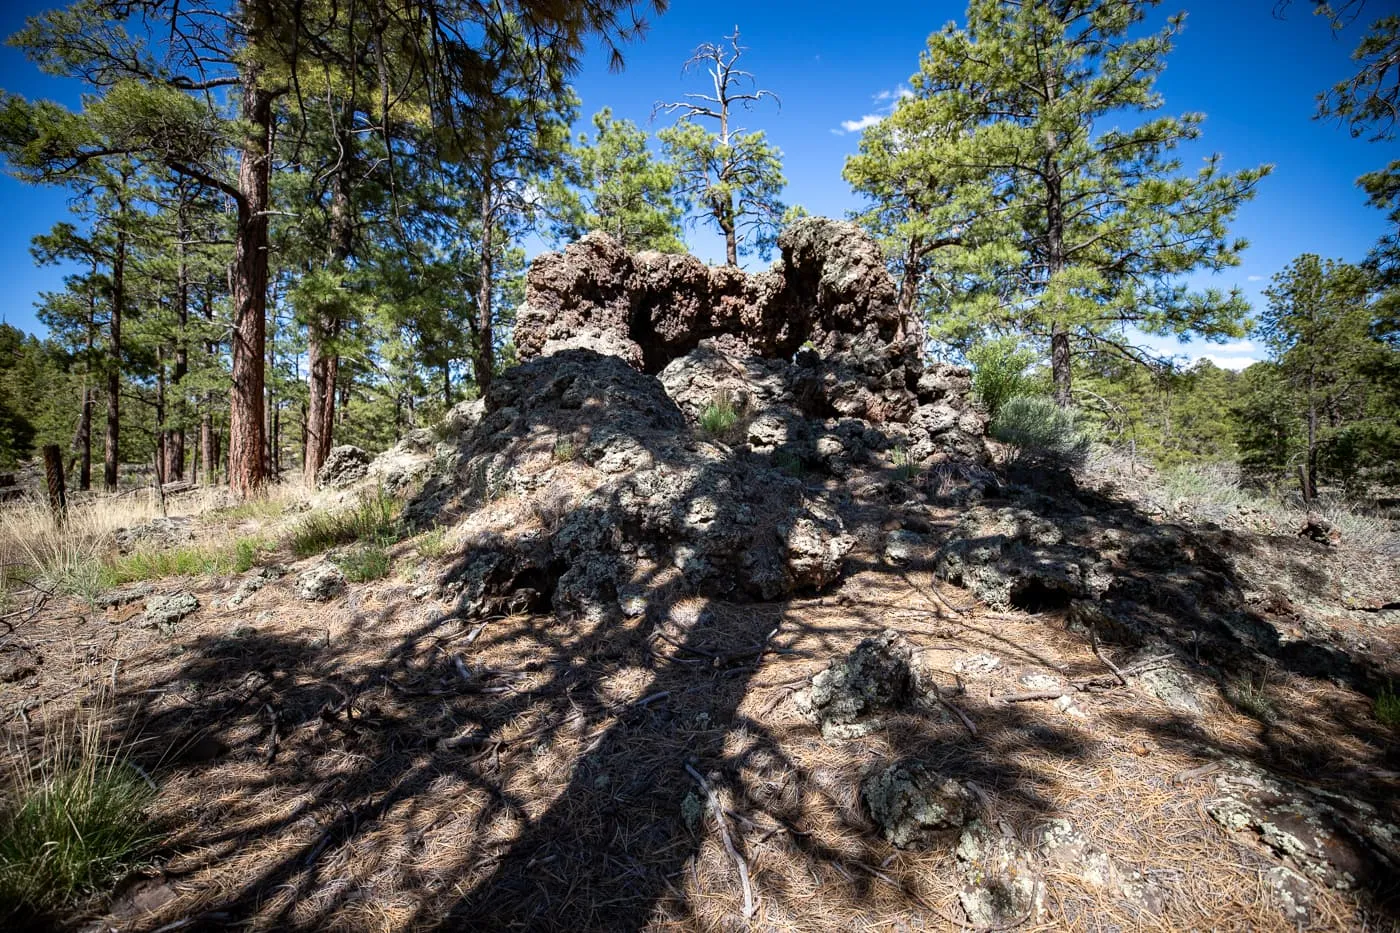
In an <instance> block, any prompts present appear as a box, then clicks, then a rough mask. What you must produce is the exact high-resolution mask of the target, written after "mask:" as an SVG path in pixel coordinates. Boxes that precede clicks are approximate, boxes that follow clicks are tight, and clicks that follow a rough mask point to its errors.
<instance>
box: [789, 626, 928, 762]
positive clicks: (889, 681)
mask: <svg viewBox="0 0 1400 933" xmlns="http://www.w3.org/2000/svg"><path fill="white" fill-rule="evenodd" d="M909 656H910V649H909V646H908V644H907V643H905V642H904V640H903V638H901V637H900V636H899V634H898V633H896V632H893V631H886V632H884V633H882V634H881V635H879V636H878V637H876V638H867V639H865V640H863V641H862V642H861V643H860V644H859V645H857V646H856V649H855V650H854V651H852V652H851V654H850V655H849V656H848V657H845V658H839V659H835V660H833V661H832V662H831V664H830V666H828V667H827V669H826V670H824V671H820V672H819V673H817V674H816V675H815V676H814V677H813V678H812V683H811V686H809V687H808V688H807V689H805V690H803V691H801V692H799V693H798V695H797V697H796V704H797V708H798V710H799V711H800V712H802V713H803V715H805V716H807V717H809V718H810V719H812V720H813V721H815V722H816V723H818V724H819V725H820V726H821V729H822V735H823V736H824V737H825V738H827V739H849V738H858V737H860V736H862V735H866V734H868V733H870V732H871V731H873V730H874V729H877V728H879V726H880V720H879V718H878V716H879V714H881V713H886V712H890V711H892V710H897V709H899V708H900V707H902V706H904V705H905V704H906V703H908V702H909V700H910V699H911V698H912V695H913V691H914V675H913V671H912V670H911V668H910V666H909Z"/></svg>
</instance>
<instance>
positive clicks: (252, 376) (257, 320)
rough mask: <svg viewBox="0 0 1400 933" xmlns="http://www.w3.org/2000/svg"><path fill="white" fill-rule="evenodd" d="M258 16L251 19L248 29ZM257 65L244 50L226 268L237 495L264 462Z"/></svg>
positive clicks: (248, 491) (262, 161)
mask: <svg viewBox="0 0 1400 933" xmlns="http://www.w3.org/2000/svg"><path fill="white" fill-rule="evenodd" d="M245 10H246V14H245V15H246V16H247V17H248V18H249V19H250V20H256V19H257V18H258V17H262V19H263V20H265V19H266V16H267V12H268V11H267V10H266V8H265V6H264V5H263V4H261V3H259V4H252V3H249V4H245ZM259 25H263V26H265V25H266V24H265V22H264V23H256V22H255V23H254V27H253V28H254V29H257V28H258V26H259ZM262 77H263V76H262V66H261V64H259V63H258V62H257V60H256V59H255V58H252V57H251V56H250V57H249V59H248V61H247V62H246V63H245V64H244V65H243V102H242V112H241V115H242V117H243V120H244V121H245V122H246V123H247V124H248V126H249V127H251V133H250V135H249V136H248V138H247V139H245V140H244V143H243V149H242V151H241V152H240V153H239V162H238V191H239V195H240V196H239V198H238V225H237V228H236V232H235V236H234V247H233V267H232V271H231V273H230V279H231V283H230V284H231V289H230V290H231V292H232V297H233V331H232V341H233V347H232V353H231V356H232V358H233V373H232V380H233V384H232V387H231V389H230V392H229V396H230V404H229V437H228V481H229V488H230V489H232V490H233V492H234V494H235V495H238V496H240V497H245V496H250V495H254V494H256V493H258V492H259V491H260V490H261V489H262V487H263V484H264V482H265V481H266V479H267V475H266V471H265V470H264V468H263V450H264V447H265V445H266V442H267V439H266V434H267V431H266V427H267V426H266V423H265V422H264V420H263V392H264V376H265V371H264V350H265V348H266V342H267V258H268V257H267V251H268V235H267V229H268V214H267V212H268V208H269V206H270V203H271V189H272V145H271V143H272V103H273V100H274V98H275V95H274V94H273V93H272V92H270V91H269V90H267V89H266V88H264V87H263V85H262Z"/></svg>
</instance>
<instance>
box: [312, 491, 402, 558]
mask: <svg viewBox="0 0 1400 933" xmlns="http://www.w3.org/2000/svg"><path fill="white" fill-rule="evenodd" d="M398 514H399V503H398V502H397V501H396V500H395V499H394V497H393V496H391V495H389V494H388V493H386V492H385V491H384V490H382V489H380V490H377V491H376V492H375V493H373V494H370V495H364V496H361V497H360V499H359V501H358V502H356V503H355V505H353V506H351V507H350V508H348V509H342V510H340V511H337V512H313V513H311V514H310V515H308V516H307V517H306V518H304V519H303V520H302V521H301V523H300V524H299V525H297V527H296V529H295V530H294V531H293V532H292V537H291V540H290V541H289V542H288V544H289V545H290V547H291V549H292V553H293V554H295V555H296V556H297V557H310V556H311V555H313V554H322V553H324V552H326V551H328V550H330V549H331V548H333V547H338V546H340V545H342V544H353V543H354V542H356V541H363V542H367V543H373V544H378V545H380V546H383V545H386V544H390V543H392V542H394V541H397V540H398V539H399V537H400V534H399V531H400V529H399V522H398Z"/></svg>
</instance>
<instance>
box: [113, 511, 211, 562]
mask: <svg viewBox="0 0 1400 933" xmlns="http://www.w3.org/2000/svg"><path fill="white" fill-rule="evenodd" d="M112 537H113V539H114V540H115V541H116V545H117V550H119V551H121V553H123V554H130V553H131V552H132V551H135V550H137V549H139V548H157V549H163V548H171V547H178V546H180V545H182V544H186V543H188V542H190V541H193V540H194V525H193V520H192V519H190V518H189V517H187V516H178V517H175V518H153V519H151V520H150V521H148V522H145V523H144V524H140V525H136V526H134V527H131V528H118V529H117V530H116V532H114V533H113V535H112Z"/></svg>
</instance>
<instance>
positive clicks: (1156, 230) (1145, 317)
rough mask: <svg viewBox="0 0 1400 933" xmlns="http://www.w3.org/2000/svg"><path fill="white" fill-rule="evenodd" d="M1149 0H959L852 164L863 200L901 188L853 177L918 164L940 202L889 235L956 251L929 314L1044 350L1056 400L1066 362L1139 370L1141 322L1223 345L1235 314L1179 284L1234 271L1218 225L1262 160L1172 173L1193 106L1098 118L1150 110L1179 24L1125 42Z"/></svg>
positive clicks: (1233, 302)
mask: <svg viewBox="0 0 1400 933" xmlns="http://www.w3.org/2000/svg"><path fill="white" fill-rule="evenodd" d="M1154 5H1155V2H1153V0H1061V2H1056V3H1053V4H1047V3H1029V2H1027V3H1007V2H1001V0H973V2H972V3H971V4H970V6H969V8H968V13H967V19H968V23H967V27H966V28H961V29H960V28H957V27H955V26H952V25H950V26H948V27H946V28H945V29H944V30H942V31H941V32H938V33H935V34H934V35H933V36H931V37H930V38H929V42H928V49H927V51H926V52H925V53H924V55H923V56H922V58H921V61H920V71H919V73H918V74H916V75H914V76H913V78H912V79H911V86H912V88H913V97H912V98H910V99H907V100H904V101H901V103H900V104H899V105H898V107H897V108H896V111H895V115H894V117H892V118H891V120H892V121H893V122H892V123H891V126H890V127H889V128H888V129H887V130H882V131H881V132H887V133H890V134H898V135H897V136H895V137H893V138H894V141H895V142H896V143H897V145H894V146H886V147H885V148H884V150H879V149H872V151H871V152H870V153H868V154H869V155H872V156H876V159H877V161H881V162H882V163H884V164H879V165H876V166H866V167H864V168H858V169H857V171H856V181H857V182H858V183H859V184H861V185H862V186H863V187H864V188H865V189H866V190H867V193H871V194H874V195H875V196H876V197H882V198H889V199H890V200H891V201H896V202H897V200H898V199H899V198H903V197H905V193H904V192H902V191H899V190H897V189H887V188H882V187H881V186H879V185H876V184H873V183H866V182H865V181H864V179H866V178H884V179H892V178H895V177H897V175H898V174H899V173H900V172H901V171H903V170H904V169H903V168H902V165H901V163H902V164H903V165H908V166H910V167H911V168H913V167H915V166H917V169H915V170H917V171H919V172H922V173H923V174H922V175H921V176H920V179H921V182H922V180H923V179H928V185H927V186H926V190H927V191H934V192H946V193H947V194H948V195H949V196H951V197H953V198H954V203H953V204H952V205H951V206H950V207H949V208H948V209H946V210H943V211H939V212H938V213H937V214H936V215H934V217H933V218H932V223H931V224H928V225H917V226H913V227H906V229H905V230H904V231H903V233H904V236H905V237H906V239H909V240H910V241H911V242H912V239H913V235H914V234H918V235H920V236H924V237H932V238H933V242H935V243H937V242H938V241H940V240H952V241H953V242H952V243H951V244H948V245H950V246H954V247H956V249H955V250H951V251H950V252H952V253H953V255H952V257H951V258H949V259H948V260H947V261H948V262H949V263H951V268H952V270H953V272H952V273H951V278H952V280H953V281H954V287H955V288H956V290H957V294H955V295H954V296H953V297H952V300H951V303H950V307H949V308H947V309H941V308H940V309H938V310H939V311H940V312H944V313H941V314H940V315H939V317H940V318H941V320H942V321H945V322H948V323H950V324H951V325H952V327H953V329H954V330H955V331H961V332H962V334H963V335H964V336H966V335H967V334H968V333H969V332H971V333H976V332H977V331H981V330H987V329H990V330H993V331H998V332H1006V331H1011V332H1015V333H1020V334H1024V335H1027V336H1029V337H1031V338H1032V339H1034V340H1035V341H1037V342H1038V343H1040V344H1041V345H1042V346H1046V347H1048V350H1049V357H1050V363H1051V368H1052V371H1053V378H1054V389H1055V395H1056V399H1057V401H1059V402H1060V403H1061V404H1062V405H1068V404H1070V402H1071V400H1072V385H1071V379H1072V376H1071V373H1072V363H1073V358H1074V357H1075V356H1076V355H1078V354H1094V355H1105V354H1106V355H1116V356H1121V357H1124V358H1127V359H1130V360H1134V361H1138V362H1143V363H1148V362H1151V361H1152V357H1151V354H1150V353H1149V352H1148V351H1147V350H1145V349H1144V348H1143V347H1142V346H1140V345H1139V343H1138V342H1136V339H1135V338H1136V336H1137V334H1138V333H1139V332H1142V333H1147V334H1155V335H1173V336H1185V335H1191V334H1194V335H1198V336H1202V337H1205V338H1207V339H1225V338H1227V337H1233V336H1238V335H1240V334H1241V333H1242V331H1243V324H1244V320H1245V316H1246V314H1247V312H1248V306H1247V305H1246V303H1245V301H1244V298H1243V296H1242V295H1241V294H1240V293H1239V292H1238V291H1236V292H1233V293H1231V294H1230V295H1228V296H1226V295H1222V294H1220V293H1218V292H1215V291H1208V292H1205V293H1202V294H1193V293H1191V292H1190V291H1188V290H1187V289H1186V288H1185V287H1184V286H1183V285H1182V284H1180V277H1181V276H1182V275H1183V274H1185V273H1188V272H1191V271H1193V270H1197V269H1221V268H1224V267H1227V266H1230V265H1235V264H1238V261H1239V259H1238V257H1239V253H1240V251H1241V250H1242V249H1243V248H1244V246H1245V243H1244V241H1243V240H1232V239H1229V238H1228V236H1227V233H1226V227H1227V224H1228V222H1229V221H1230V219H1231V218H1232V217H1233V215H1234V214H1235V212H1236V211H1237V210H1238V208H1239V206H1240V204H1241V203H1243V202H1244V201H1245V200H1247V199H1248V198H1250V197H1251V196H1252V194H1253V191H1254V187H1255V185H1256V184H1257V183H1258V181H1259V180H1260V179H1261V178H1263V177H1264V176H1265V175H1266V174H1267V173H1268V171H1269V167H1268V166H1262V167H1260V168H1257V169H1249V170H1245V171H1241V172H1238V173H1235V174H1233V175H1230V174H1222V173H1221V171H1220V167H1219V159H1218V158H1216V157H1212V158H1211V159H1210V160H1208V162H1207V164H1206V166H1205V167H1204V168H1203V169H1201V170H1200V171H1199V172H1197V173H1195V174H1194V175H1184V174H1181V173H1180V168H1181V163H1180V159H1179V158H1178V157H1177V156H1176V155H1175V154H1174V153H1175V150H1176V149H1177V148H1178V147H1179V146H1181V145H1182V144H1183V143H1185V142H1188V141H1191V140H1194V139H1196V138H1198V137H1199V135H1200V132H1201V123H1202V120H1203V117H1202V116H1201V115H1200V114H1186V115H1183V116H1181V117H1175V118H1174V117H1155V118H1149V119H1145V120H1143V121H1142V122H1141V123H1139V124H1138V125H1137V126H1135V127H1134V128H1132V129H1128V130H1122V129H1118V128H1112V129H1106V130H1105V129H1103V128H1102V127H1101V124H1102V122H1103V121H1104V120H1105V119H1106V118H1109V117H1110V116H1112V117H1115V118H1121V117H1122V116H1125V115H1136V114H1144V115H1145V114H1150V113H1151V112H1152V111H1155V110H1157V109H1159V108H1160V107H1161V104H1162V101H1161V98H1160V96H1159V95H1158V94H1157V93H1156V91H1155V90H1154V84H1155V81H1156V78H1157V76H1158V75H1159V74H1160V73H1161V72H1162V70H1163V68H1165V66H1166V56H1167V54H1168V53H1169V52H1170V51H1171V48H1172V41H1173V38H1174V37H1175V35H1176V34H1177V32H1178V31H1179V30H1180V29H1181V26H1182V22H1183V20H1182V17H1180V16H1176V17H1173V18H1171V19H1170V20H1169V21H1168V23H1167V25H1166V26H1165V27H1164V28H1163V29H1162V30H1160V31H1159V32H1157V33H1155V34H1149V35H1146V36H1142V37H1140V38H1130V37H1129V33H1130V32H1131V31H1134V28H1135V27H1136V26H1138V24H1140V23H1141V22H1142V21H1143V19H1144V9H1145V8H1147V7H1150V6H1154ZM906 123H907V124H908V125H907V126H906V125H905V124H906ZM950 128H951V129H950ZM886 190H893V193H890V194H887V193H885V191H886ZM928 201H929V198H928V197H927V196H926V195H925V196H923V197H922V198H920V199H918V200H914V201H906V203H905V205H904V206H903V207H901V208H900V209H901V210H904V211H906V212H908V211H910V208H909V207H908V205H909V204H914V205H919V204H925V203H928ZM881 206H883V205H877V209H878V208H879V207H881ZM914 210H917V206H916V207H915V208H914ZM925 227H926V229H925ZM919 248H920V249H922V250H927V249H929V248H930V247H929V246H928V244H927V243H925V244H921V245H919ZM941 252H942V251H940V254H941ZM942 261H943V259H942V258H941V256H940V262H942Z"/></svg>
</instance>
